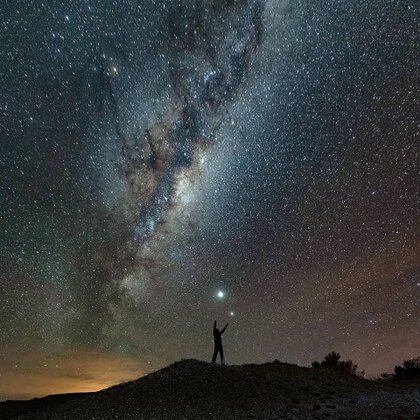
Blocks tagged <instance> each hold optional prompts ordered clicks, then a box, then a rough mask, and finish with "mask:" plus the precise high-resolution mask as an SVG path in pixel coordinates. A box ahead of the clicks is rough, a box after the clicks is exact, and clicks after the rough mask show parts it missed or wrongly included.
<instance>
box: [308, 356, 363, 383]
mask: <svg viewBox="0 0 420 420" xmlns="http://www.w3.org/2000/svg"><path fill="white" fill-rule="evenodd" d="M340 359H341V355H340V353H338V352H335V351H332V352H330V353H328V354H327V355H326V356H325V357H324V360H323V361H321V362H318V361H314V362H312V367H313V368H316V369H318V368H325V369H331V370H335V371H336V372H340V373H342V374H344V375H348V376H352V377H363V376H364V375H365V372H363V371H361V372H358V371H357V365H356V364H355V363H353V361H352V360H350V359H349V360H340Z"/></svg>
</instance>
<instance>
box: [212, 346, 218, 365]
mask: <svg viewBox="0 0 420 420" xmlns="http://www.w3.org/2000/svg"><path fill="white" fill-rule="evenodd" d="M216 357H217V348H216V347H215V348H214V352H213V358H212V359H211V362H212V363H216Z"/></svg>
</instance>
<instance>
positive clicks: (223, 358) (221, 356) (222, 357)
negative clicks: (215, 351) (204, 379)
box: [219, 347, 225, 365]
mask: <svg viewBox="0 0 420 420" xmlns="http://www.w3.org/2000/svg"><path fill="white" fill-rule="evenodd" d="M219 351H220V360H221V361H222V365H224V364H225V356H224V355H223V347H220V350H219Z"/></svg>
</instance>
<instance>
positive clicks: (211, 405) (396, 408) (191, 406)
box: [0, 360, 419, 419]
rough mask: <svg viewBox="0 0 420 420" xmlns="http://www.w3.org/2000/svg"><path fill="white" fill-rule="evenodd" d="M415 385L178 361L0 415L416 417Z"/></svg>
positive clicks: (17, 405) (4, 407)
mask: <svg viewBox="0 0 420 420" xmlns="http://www.w3.org/2000/svg"><path fill="white" fill-rule="evenodd" d="M418 385H419V383H418V382H417V384H416V383H414V382H412V381H408V382H407V381H405V382H404V383H392V384H390V383H384V382H383V381H371V380H366V379H357V378H349V377H345V376H342V375H340V374H338V373H337V372H334V371H330V370H326V369H311V368H304V367H299V366H297V365H291V364H286V363H280V362H278V361H274V362H272V363H265V364H261V365H253V364H251V365H242V366H218V365H211V364H209V363H206V362H201V361H197V360H183V361H180V362H176V363H174V364H172V365H170V366H168V367H166V368H163V369H161V370H158V371H156V372H154V373H151V374H150V375H147V376H145V377H142V378H140V379H137V380H135V381H131V382H127V383H124V384H120V385H117V386H114V387H111V388H108V389H105V390H102V391H99V392H94V393H86V394H66V395H55V396H49V397H45V398H39V399H34V400H30V401H6V402H3V403H0V418H2V419H3V418H4V419H7V418H36V419H47V418H48V419H93V418H96V419H98V418H101V419H111V418H113V419H115V418H124V419H130V418H142V419H163V418H165V419H177V418H187V419H204V418H214V419H220V418H226V419H236V418H254V419H255V418H264V419H274V418H290V419H298V418H299V419H302V418H325V417H332V418H364V417H369V418H378V417H380V418H404V419H406V418H413V419H414V418H416V411H417V413H418V389H419V386H418Z"/></svg>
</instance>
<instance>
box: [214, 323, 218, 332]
mask: <svg viewBox="0 0 420 420" xmlns="http://www.w3.org/2000/svg"><path fill="white" fill-rule="evenodd" d="M216 325H217V323H216V321H214V324H213V332H214V331H216Z"/></svg>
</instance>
